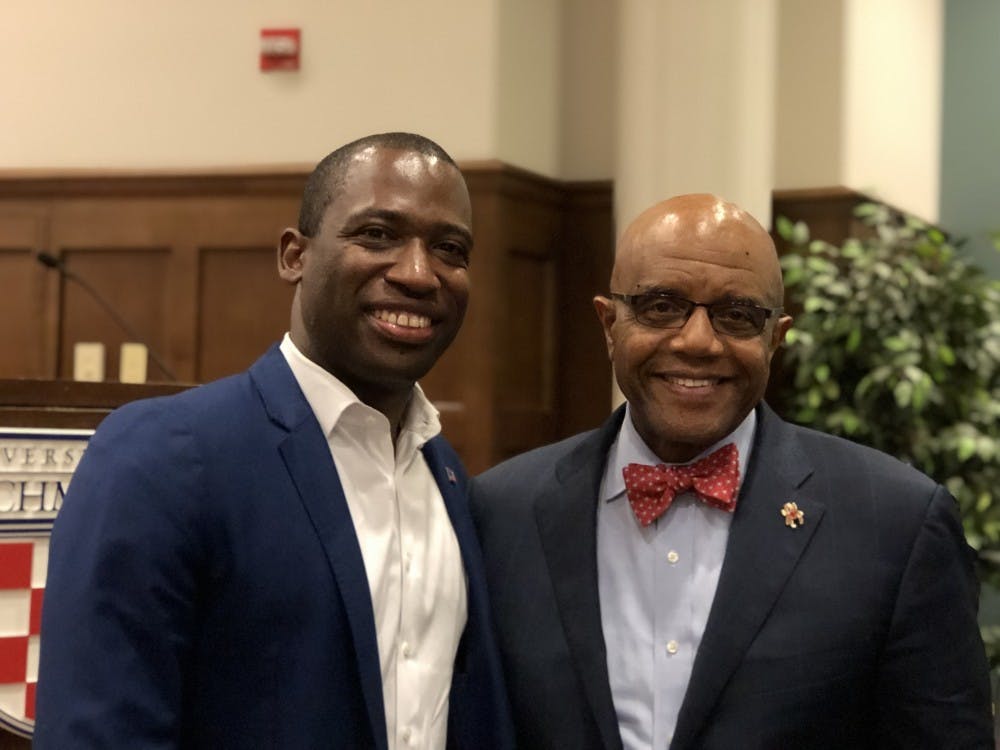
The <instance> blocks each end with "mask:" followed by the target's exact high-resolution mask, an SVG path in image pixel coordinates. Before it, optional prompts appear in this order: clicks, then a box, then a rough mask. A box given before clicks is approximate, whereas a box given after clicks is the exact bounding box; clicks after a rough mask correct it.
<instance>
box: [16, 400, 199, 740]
mask: <svg viewBox="0 0 1000 750" xmlns="http://www.w3.org/2000/svg"><path fill="white" fill-rule="evenodd" d="M154 408H155V407H148V406H145V405H144V406H138V405H130V406H129V407H126V408H125V410H124V411H120V412H118V413H116V414H114V415H112V416H111V417H109V418H108V419H107V420H105V423H104V425H102V427H101V429H100V430H98V432H97V433H96V434H95V435H94V437H93V438H92V439H91V441H90V444H89V446H88V448H87V450H86V452H85V454H84V457H83V459H82V461H81V463H80V466H79V468H78V470H77V472H76V474H75V476H74V477H73V479H72V480H71V484H70V489H69V491H68V492H67V495H66V498H65V501H64V503H63V507H62V508H61V510H60V512H59V515H58V517H57V519H56V522H55V525H54V528H53V532H52V538H51V542H50V553H49V566H48V577H47V582H46V590H45V599H44V606H43V611H42V627H41V650H40V657H39V680H38V693H37V721H36V730H35V737H34V745H33V746H34V747H35V748H37V749H38V750H56V749H59V750H62V749H64V748H69V747H72V748H133V747H143V748H173V747H177V746H179V744H181V740H182V736H181V735H182V729H181V727H180V716H181V705H182V699H183V698H182V693H183V684H184V676H185V665H186V662H187V661H188V660H189V657H190V653H191V650H192V640H193V636H192V634H193V632H194V623H195V617H196V610H195V603H196V601H197V595H198V591H197V589H198V586H197V572H198V559H199V550H198V542H197V534H196V533H195V532H196V529H197V522H196V519H195V518H194V517H193V516H194V514H195V512H196V510H197V508H198V507H199V494H198V493H199V490H198V489H197V487H198V483H197V481H196V476H197V475H198V472H199V471H200V467H199V465H198V461H197V460H196V458H195V456H196V452H195V451H193V450H192V449H191V439H190V436H189V435H187V434H185V432H184V430H182V429H178V428H170V427H167V426H164V425H169V424H170V423H171V422H170V420H169V417H167V416H166V415H164V414H163V413H162V410H156V411H151V409H154Z"/></svg>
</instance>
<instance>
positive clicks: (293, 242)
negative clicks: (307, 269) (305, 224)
mask: <svg viewBox="0 0 1000 750" xmlns="http://www.w3.org/2000/svg"><path fill="white" fill-rule="evenodd" d="M308 245H309V238H308V237H306V236H305V235H304V234H302V232H300V231H299V230H298V229H294V228H292V227H288V228H287V229H285V230H284V231H283V232H282V233H281V239H280V240H278V276H280V277H281V278H282V280H284V281H287V282H288V283H289V284H297V283H299V279H301V278H302V253H304V252H305V249H306V247H307V246H308Z"/></svg>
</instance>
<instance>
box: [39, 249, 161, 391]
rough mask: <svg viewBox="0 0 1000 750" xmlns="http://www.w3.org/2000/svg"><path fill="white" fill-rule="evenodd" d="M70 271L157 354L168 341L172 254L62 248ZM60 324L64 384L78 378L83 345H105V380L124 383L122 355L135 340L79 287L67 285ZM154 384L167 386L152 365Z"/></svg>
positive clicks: (61, 251)
mask: <svg viewBox="0 0 1000 750" xmlns="http://www.w3.org/2000/svg"><path fill="white" fill-rule="evenodd" d="M60 255H61V257H62V258H63V261H64V263H65V264H66V268H68V269H70V270H71V271H73V273H75V274H78V275H79V276H80V277H81V278H84V279H86V280H87V282H88V283H89V284H90V285H91V286H92V287H93V288H94V289H95V290H96V291H97V292H98V293H99V294H100V295H101V297H103V298H104V299H105V300H106V301H107V302H108V303H109V304H110V305H111V306H112V307H113V309H114V310H115V311H116V312H117V313H118V314H119V315H120V316H121V317H122V318H123V319H124V320H125V321H126V322H127V323H128V324H129V325H130V326H131V327H132V328H133V329H134V331H135V332H136V333H139V334H140V335H141V336H142V337H144V339H145V341H146V342H147V343H148V344H149V346H150V347H152V348H153V349H155V350H156V351H159V352H162V351H165V343H166V339H167V331H166V321H167V319H168V313H167V309H166V287H165V285H164V283H163V282H164V279H165V278H166V276H167V266H168V263H169V255H170V249H169V248H162V247H141V248H72V249H67V248H61V250H60ZM61 310H62V317H61V320H60V331H61V337H60V339H61V340H60V349H59V368H58V376H59V377H60V378H66V379H72V378H73V347H74V344H76V343H77V342H84V341H96V342H103V343H104V344H105V347H106V352H105V357H106V358H105V379H106V380H118V355H119V351H118V350H119V347H120V346H121V344H122V343H124V342H126V341H129V340H131V339H132V337H131V336H130V335H129V334H128V333H126V332H125V331H124V330H123V329H122V327H121V326H120V325H119V324H118V323H117V322H116V321H115V320H114V318H113V317H112V316H110V315H109V314H108V312H107V311H106V310H105V309H103V307H101V306H100V305H99V304H98V303H97V302H96V301H95V300H94V298H93V297H92V296H91V295H90V294H88V293H87V292H86V291H85V290H84V289H83V288H81V286H80V285H79V284H76V283H73V282H71V281H69V280H67V281H64V283H63V290H62V305H61ZM149 375H150V378H149V379H150V380H164V379H166V377H167V376H166V375H165V374H162V373H157V371H156V367H155V365H154V364H152V363H150V371H149Z"/></svg>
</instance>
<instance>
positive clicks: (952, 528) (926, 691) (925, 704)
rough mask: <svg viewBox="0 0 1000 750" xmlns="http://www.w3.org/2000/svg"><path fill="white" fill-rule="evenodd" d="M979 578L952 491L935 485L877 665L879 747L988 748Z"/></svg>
mask: <svg viewBox="0 0 1000 750" xmlns="http://www.w3.org/2000/svg"><path fill="white" fill-rule="evenodd" d="M977 609H978V584H977V581H976V576H975V572H974V569H973V552H972V550H971V549H970V548H969V546H968V545H967V544H966V542H965V537H964V535H963V533H962V526H961V523H960V521H959V517H958V511H957V504H956V502H955V500H954V498H952V497H951V495H949V494H948V493H947V491H945V489H944V488H943V487H940V486H938V487H937V489H936V490H935V492H934V495H933V497H932V498H931V501H930V503H929V505H928V508H927V513H926V515H925V517H924V521H923V525H922V527H921V529H920V531H919V533H918V534H917V537H916V539H915V541H914V544H913V547H912V549H911V552H910V557H909V560H908V561H907V564H906V567H905V569H904V572H903V575H902V579H901V581H900V586H899V593H898V597H897V600H896V604H895V609H894V611H893V614H892V623H891V626H890V630H889V636H888V639H887V641H886V645H885V648H884V650H883V652H882V655H881V664H880V669H879V682H878V695H879V708H878V717H877V721H878V732H877V738H876V742H875V746H876V747H880V748H908V749H909V748H940V747H948V748H956V750H957V749H958V748H984V749H985V748H993V746H994V745H993V730H992V721H991V717H990V684H989V667H988V665H987V662H986V655H985V651H984V649H983V643H982V640H981V638H980V635H979V628H978V625H977V622H976V613H977Z"/></svg>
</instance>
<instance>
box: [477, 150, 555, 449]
mask: <svg viewBox="0 0 1000 750" xmlns="http://www.w3.org/2000/svg"><path fill="white" fill-rule="evenodd" d="M504 178H505V179H504V180H503V182H502V183H501V200H502V205H503V211H504V224H503V227H504V229H503V234H502V242H503V254H502V264H503V269H502V276H501V277H500V278H499V281H500V284H501V286H500V290H501V297H500V301H501V305H502V310H501V311H500V313H499V314H498V320H499V321H500V323H501V326H502V328H501V329H500V330H499V332H498V333H499V336H498V339H497V340H498V343H499V346H500V352H501V353H502V354H503V356H502V358H501V360H500V362H499V363H498V365H499V379H498V381H497V391H496V395H495V405H496V409H497V412H498V423H497V428H498V429H497V434H496V444H495V448H494V459H495V460H502V459H504V458H508V457H510V456H513V455H516V454H517V453H521V452H523V451H525V450H528V449H530V448H534V447H536V446H538V445H542V444H544V443H548V442H551V440H552V438H553V435H554V419H555V408H554V405H555V392H554V388H555V377H554V372H555V368H556V365H557V363H556V361H555V352H556V337H557V336H558V335H559V332H558V330H557V327H556V318H555V312H556V297H555V291H556V281H555V279H556V275H557V273H558V270H557V268H556V258H557V256H558V245H559V242H560V228H561V210H562V201H563V194H562V190H561V189H560V187H559V186H558V184H556V183H554V182H552V181H551V180H542V179H540V178H538V177H536V176H534V175H529V174H526V173H523V172H520V171H518V170H508V171H507V172H505V174H504Z"/></svg>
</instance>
